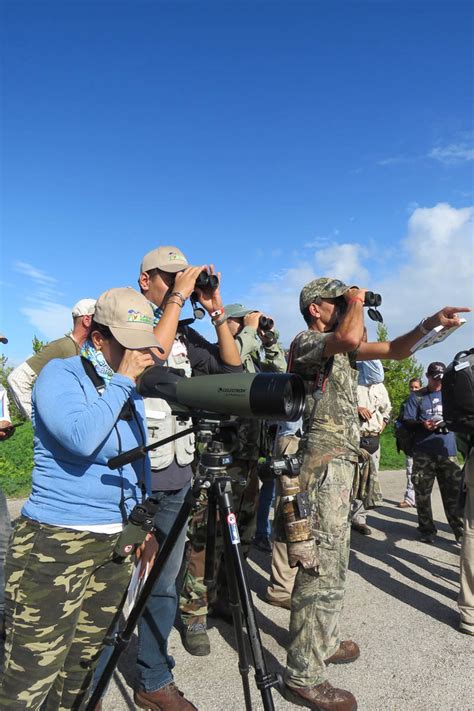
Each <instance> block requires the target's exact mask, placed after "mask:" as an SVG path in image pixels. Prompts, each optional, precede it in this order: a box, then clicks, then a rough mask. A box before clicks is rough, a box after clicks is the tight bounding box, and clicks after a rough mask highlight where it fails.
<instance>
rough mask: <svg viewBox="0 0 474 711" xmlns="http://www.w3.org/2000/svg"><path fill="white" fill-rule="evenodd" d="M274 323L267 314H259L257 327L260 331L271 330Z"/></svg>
mask: <svg viewBox="0 0 474 711" xmlns="http://www.w3.org/2000/svg"><path fill="white" fill-rule="evenodd" d="M274 325H275V322H274V320H273V319H272V318H268V316H260V318H259V319H258V327H259V329H260V330H261V331H271V330H272V328H273V326H274Z"/></svg>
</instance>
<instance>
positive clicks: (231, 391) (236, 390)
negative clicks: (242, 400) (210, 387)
mask: <svg viewBox="0 0 474 711" xmlns="http://www.w3.org/2000/svg"><path fill="white" fill-rule="evenodd" d="M217 392H218V393H228V394H229V395H236V394H239V393H244V392H246V389H245V388H217Z"/></svg>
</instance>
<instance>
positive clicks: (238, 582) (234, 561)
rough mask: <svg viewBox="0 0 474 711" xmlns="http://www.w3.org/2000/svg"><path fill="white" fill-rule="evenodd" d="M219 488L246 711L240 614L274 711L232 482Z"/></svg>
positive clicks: (247, 695) (246, 684) (258, 677)
mask: <svg viewBox="0 0 474 711" xmlns="http://www.w3.org/2000/svg"><path fill="white" fill-rule="evenodd" d="M217 486H218V487H219V494H218V497H219V498H218V504H219V513H220V517H221V525H222V535H223V537H224V551H225V561H226V571H227V578H228V586H229V599H230V605H231V610H232V618H233V621H234V629H235V635H236V640H237V648H238V653H239V671H240V674H241V676H242V684H243V688H244V697H245V708H246V710H247V711H251V709H252V701H251V698H250V689H249V682H248V673H249V666H248V661H247V652H246V649H245V639H244V636H243V630H242V617H241V611H242V613H243V616H244V620H245V625H246V627H247V633H248V637H249V643H250V649H251V652H252V658H253V663H254V666H255V680H256V683H257V687H258V689H259V690H260V693H261V695H262V701H263V708H264V709H265V711H274V709H275V707H274V705H273V699H272V694H271V687H272V686H274V685H275V684H276V683H277V679H276V677H275V676H274V675H272V674H269V673H268V671H267V667H266V663H265V657H264V655H263V648H262V641H261V639H260V632H259V630H258V626H257V621H256V619H255V608H254V606H253V601H252V595H251V592H250V587H249V584H248V580H247V574H246V570H245V565H246V564H245V559H244V556H243V553H242V547H241V545H240V536H239V530H238V527H237V520H236V516H235V513H234V511H233V504H232V497H231V493H230V481H229V480H228V481H227V484H226V483H225V482H224V481H218V482H217ZM239 600H240V604H239Z"/></svg>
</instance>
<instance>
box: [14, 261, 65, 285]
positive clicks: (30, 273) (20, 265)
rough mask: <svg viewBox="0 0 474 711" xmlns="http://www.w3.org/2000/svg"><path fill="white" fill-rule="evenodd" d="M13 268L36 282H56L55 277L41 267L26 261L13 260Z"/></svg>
mask: <svg viewBox="0 0 474 711" xmlns="http://www.w3.org/2000/svg"><path fill="white" fill-rule="evenodd" d="M15 270H16V271H17V272H20V274H24V275H25V276H27V277H29V278H30V279H32V280H33V281H35V282H37V283H38V284H56V282H57V279H55V278H54V277H52V276H49V275H48V274H46V272H43V271H42V270H41V269H37V268H36V267H34V266H33V265H32V264H28V262H15Z"/></svg>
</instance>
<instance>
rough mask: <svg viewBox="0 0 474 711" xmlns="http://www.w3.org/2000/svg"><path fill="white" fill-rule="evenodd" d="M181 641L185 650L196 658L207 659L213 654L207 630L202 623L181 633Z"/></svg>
mask: <svg viewBox="0 0 474 711" xmlns="http://www.w3.org/2000/svg"><path fill="white" fill-rule="evenodd" d="M181 640H182V642H183V647H184V648H185V650H186V651H187V652H189V654H192V655H193V656H195V657H207V655H208V654H210V653H211V642H210V640H209V637H208V635H207V628H206V625H205V624H203V623H202V622H197V623H195V624H193V625H188V626H187V627H185V628H184V630H183V631H182V633H181Z"/></svg>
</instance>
